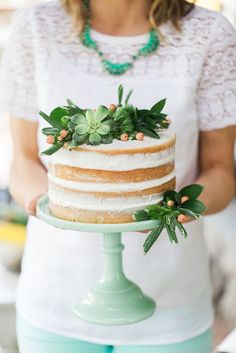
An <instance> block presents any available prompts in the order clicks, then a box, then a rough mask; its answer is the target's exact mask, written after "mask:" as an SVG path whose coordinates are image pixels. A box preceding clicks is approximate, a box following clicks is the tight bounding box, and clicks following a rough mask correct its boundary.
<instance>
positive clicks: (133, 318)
mask: <svg viewBox="0 0 236 353" xmlns="http://www.w3.org/2000/svg"><path fill="white" fill-rule="evenodd" d="M48 203H49V199H48V196H47V195H45V196H43V197H42V198H41V199H40V200H39V201H38V204H37V216H38V218H40V219H41V220H43V221H44V222H46V223H49V224H51V225H53V226H55V227H58V228H60V229H68V230H75V231H81V232H95V233H103V245H102V252H103V273H102V275H101V278H100V279H99V280H98V281H96V282H95V283H94V284H93V285H92V286H91V287H90V289H89V292H88V294H87V296H86V297H85V298H83V299H81V300H80V301H79V302H78V303H77V304H76V305H74V308H73V311H74V313H75V314H76V315H77V316H78V317H79V318H80V319H81V320H84V321H87V322H90V323H93V324H100V325H127V324H132V323H135V322H139V321H142V320H145V319H147V318H148V317H150V316H151V315H152V314H153V313H154V312H155V309H156V304H155V302H154V300H153V299H152V298H150V297H149V296H147V295H145V294H144V293H143V292H142V290H141V289H140V288H139V287H138V286H137V285H136V284H135V283H134V282H133V281H130V280H129V279H128V278H127V277H126V276H125V274H124V272H123V262H122V251H123V250H124V245H123V244H122V243H121V236H122V232H134V231H141V230H146V229H152V228H154V227H156V226H157V225H158V221H144V222H134V223H122V224H91V223H78V222H72V221H66V220H63V219H59V218H57V217H54V216H52V215H51V214H50V211H49V207H48Z"/></svg>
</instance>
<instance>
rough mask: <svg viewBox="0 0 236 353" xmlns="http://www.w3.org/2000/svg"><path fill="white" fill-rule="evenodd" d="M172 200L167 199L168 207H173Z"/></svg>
mask: <svg viewBox="0 0 236 353" xmlns="http://www.w3.org/2000/svg"><path fill="white" fill-rule="evenodd" d="M174 204H175V203H174V201H173V200H169V201H167V206H169V207H173V206H174Z"/></svg>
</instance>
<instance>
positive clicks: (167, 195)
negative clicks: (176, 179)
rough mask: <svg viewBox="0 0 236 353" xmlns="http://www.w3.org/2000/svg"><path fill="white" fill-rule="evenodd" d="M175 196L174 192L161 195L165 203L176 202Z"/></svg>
mask: <svg viewBox="0 0 236 353" xmlns="http://www.w3.org/2000/svg"><path fill="white" fill-rule="evenodd" d="M176 194H177V192H176V191H175V190H167V191H165V192H164V194H163V199H164V201H166V200H168V199H169V200H173V201H175V200H176V198H175V196H176Z"/></svg>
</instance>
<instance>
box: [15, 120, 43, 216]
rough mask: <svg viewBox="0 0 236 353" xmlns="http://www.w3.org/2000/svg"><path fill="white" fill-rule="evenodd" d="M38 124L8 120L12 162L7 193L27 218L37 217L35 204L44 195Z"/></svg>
mask: <svg viewBox="0 0 236 353" xmlns="http://www.w3.org/2000/svg"><path fill="white" fill-rule="evenodd" d="M37 130H38V124H37V123H35V122H29V121H25V120H22V119H14V118H12V119H11V131H12V137H13V146H14V148H13V161H12V165H11V173H10V185H9V188H10V192H11V194H12V196H13V198H14V199H15V200H16V201H17V202H18V203H19V204H20V205H21V206H22V207H23V208H24V209H25V210H26V212H27V213H28V214H30V215H36V205H37V200H38V199H39V198H40V196H42V195H44V194H45V193H46V192H47V188H48V179H47V174H46V170H45V168H44V166H43V165H42V163H41V161H40V159H39V157H38V144H37Z"/></svg>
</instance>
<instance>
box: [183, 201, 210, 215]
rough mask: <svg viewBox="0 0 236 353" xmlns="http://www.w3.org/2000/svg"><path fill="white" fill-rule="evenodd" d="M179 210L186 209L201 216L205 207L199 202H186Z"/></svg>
mask: <svg viewBox="0 0 236 353" xmlns="http://www.w3.org/2000/svg"><path fill="white" fill-rule="evenodd" d="M181 208H185V209H188V210H190V211H192V212H194V213H197V214H202V213H203V212H205V211H206V206H205V205H204V204H203V203H202V202H201V201H199V200H188V201H186V202H184V203H183V204H182V207H181Z"/></svg>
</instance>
